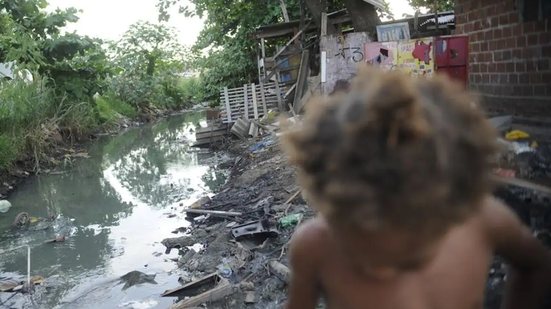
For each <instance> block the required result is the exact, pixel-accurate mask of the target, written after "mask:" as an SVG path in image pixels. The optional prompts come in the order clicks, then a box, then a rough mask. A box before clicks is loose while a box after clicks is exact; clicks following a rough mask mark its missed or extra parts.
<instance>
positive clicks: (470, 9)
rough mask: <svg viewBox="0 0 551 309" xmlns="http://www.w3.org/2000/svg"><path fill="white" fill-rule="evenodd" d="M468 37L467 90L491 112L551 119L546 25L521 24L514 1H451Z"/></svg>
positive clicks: (549, 23) (550, 41) (550, 36)
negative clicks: (470, 90) (468, 88)
mask: <svg viewBox="0 0 551 309" xmlns="http://www.w3.org/2000/svg"><path fill="white" fill-rule="evenodd" d="M455 14H456V32H455V33H456V34H467V35H469V44H470V56H469V87H470V89H472V90H474V91H476V92H479V93H480V94H481V95H482V97H483V100H482V102H483V104H484V106H485V108H486V109H487V110H488V111H490V112H498V113H511V114H514V115H518V116H529V117H533V116H544V117H551V20H550V19H549V18H548V19H546V20H543V21H530V22H523V21H522V20H521V19H522V17H521V15H520V13H519V8H517V0H456V8H455Z"/></svg>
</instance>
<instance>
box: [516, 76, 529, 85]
mask: <svg viewBox="0 0 551 309" xmlns="http://www.w3.org/2000/svg"><path fill="white" fill-rule="evenodd" d="M529 81H530V79H529V77H528V74H526V73H523V74H519V75H518V83H519V84H528V82H529Z"/></svg>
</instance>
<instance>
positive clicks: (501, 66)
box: [496, 62, 507, 73]
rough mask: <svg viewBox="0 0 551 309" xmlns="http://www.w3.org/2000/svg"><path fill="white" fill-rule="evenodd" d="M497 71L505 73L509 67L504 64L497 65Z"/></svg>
mask: <svg viewBox="0 0 551 309" xmlns="http://www.w3.org/2000/svg"><path fill="white" fill-rule="evenodd" d="M496 71H497V72H499V73H505V72H506V71H507V65H506V64H505V63H503V62H500V63H497V64H496Z"/></svg>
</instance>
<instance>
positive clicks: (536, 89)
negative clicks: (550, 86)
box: [534, 85, 545, 97]
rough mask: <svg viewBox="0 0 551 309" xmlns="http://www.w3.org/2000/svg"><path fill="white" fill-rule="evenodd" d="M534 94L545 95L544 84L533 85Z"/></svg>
mask: <svg viewBox="0 0 551 309" xmlns="http://www.w3.org/2000/svg"><path fill="white" fill-rule="evenodd" d="M534 95H537V96H542V97H543V96H545V86H544V85H537V86H534Z"/></svg>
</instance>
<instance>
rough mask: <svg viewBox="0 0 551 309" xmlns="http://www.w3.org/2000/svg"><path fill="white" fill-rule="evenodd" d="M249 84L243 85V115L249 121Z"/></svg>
mask: <svg viewBox="0 0 551 309" xmlns="http://www.w3.org/2000/svg"><path fill="white" fill-rule="evenodd" d="M247 89H248V87H247V84H245V85H243V99H244V100H243V101H244V108H245V109H244V110H243V115H244V117H245V119H249V94H248V93H247Z"/></svg>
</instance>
